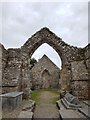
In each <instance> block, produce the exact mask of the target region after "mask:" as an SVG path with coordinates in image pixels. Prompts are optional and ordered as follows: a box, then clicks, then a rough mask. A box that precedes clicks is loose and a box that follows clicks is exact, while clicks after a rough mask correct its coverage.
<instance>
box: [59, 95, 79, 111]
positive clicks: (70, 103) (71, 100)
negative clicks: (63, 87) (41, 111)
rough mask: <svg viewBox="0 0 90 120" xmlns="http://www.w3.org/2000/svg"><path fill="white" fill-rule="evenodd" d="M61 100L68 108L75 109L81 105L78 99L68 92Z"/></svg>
mask: <svg viewBox="0 0 90 120" xmlns="http://www.w3.org/2000/svg"><path fill="white" fill-rule="evenodd" d="M61 102H62V103H63V104H64V106H65V107H66V108H68V109H70V108H72V109H76V108H79V107H81V105H80V102H79V99H78V98H77V97H75V96H73V95H72V94H70V93H66V94H65V97H63V99H62V100H61Z"/></svg>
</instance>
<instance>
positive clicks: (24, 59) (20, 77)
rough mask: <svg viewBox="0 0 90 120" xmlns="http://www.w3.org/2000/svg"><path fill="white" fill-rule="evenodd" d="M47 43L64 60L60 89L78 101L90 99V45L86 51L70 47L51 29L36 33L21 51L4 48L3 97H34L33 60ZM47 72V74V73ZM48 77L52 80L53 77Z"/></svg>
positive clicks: (0, 46) (85, 48) (1, 47)
mask: <svg viewBox="0 0 90 120" xmlns="http://www.w3.org/2000/svg"><path fill="white" fill-rule="evenodd" d="M72 39H73V38H72ZM43 43H47V44H49V45H50V46H51V47H52V48H53V49H54V50H55V51H56V52H57V53H58V55H59V56H60V58H61V61H62V69H61V70H60V72H59V74H60V78H59V83H58V84H60V85H59V86H60V89H64V90H66V91H70V92H72V94H73V95H75V96H77V97H78V98H82V99H88V97H89V98H90V87H89V84H90V82H89V81H90V79H89V78H90V54H89V51H90V44H88V45H87V46H86V47H84V48H77V47H73V46H70V45H68V44H66V43H65V42H64V41H63V40H62V39H61V38H59V37H57V36H56V35H55V34H54V33H52V32H51V31H50V30H49V29H48V28H42V29H41V30H40V31H38V32H36V33H35V34H34V35H33V36H32V37H31V38H29V39H28V40H27V41H26V43H25V44H24V45H23V46H21V48H17V49H12V48H11V49H7V50H6V49H5V48H4V46H3V45H1V44H0V50H1V51H2V56H1V58H2V69H1V71H0V72H2V93H7V92H12V91H23V92H24V96H23V97H24V98H29V97H31V88H32V86H33V79H32V71H31V69H30V59H31V56H32V55H33V53H34V52H35V51H36V49H37V48H38V47H40V46H41V45H42V44H43ZM0 60H1V59H0ZM33 69H34V68H33ZM44 72H45V74H46V73H47V70H45V71H44ZM33 73H34V72H33ZM35 74H36V73H35ZM47 75H48V76H49V73H47ZM53 75H54V74H53ZM56 81H57V80H56ZM37 82H38V81H37ZM39 82H40V81H39ZM51 82H52V81H51ZM34 87H35V85H34ZM88 95H89V96H88Z"/></svg>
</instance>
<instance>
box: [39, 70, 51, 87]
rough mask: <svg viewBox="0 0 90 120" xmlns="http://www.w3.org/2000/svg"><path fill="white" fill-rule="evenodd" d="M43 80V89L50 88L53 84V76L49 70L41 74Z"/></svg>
mask: <svg viewBox="0 0 90 120" xmlns="http://www.w3.org/2000/svg"><path fill="white" fill-rule="evenodd" d="M41 79H42V88H44V89H45V88H50V84H51V75H50V73H49V71H48V70H46V69H45V70H44V71H43V72H42V74H41Z"/></svg>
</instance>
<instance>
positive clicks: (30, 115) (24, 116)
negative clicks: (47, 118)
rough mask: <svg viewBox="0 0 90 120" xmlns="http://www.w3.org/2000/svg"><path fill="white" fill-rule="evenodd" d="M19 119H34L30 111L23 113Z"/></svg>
mask: <svg viewBox="0 0 90 120" xmlns="http://www.w3.org/2000/svg"><path fill="white" fill-rule="evenodd" d="M18 118H21V119H22V118H28V119H33V112H30V111H22V112H21V113H20V114H19V116H18Z"/></svg>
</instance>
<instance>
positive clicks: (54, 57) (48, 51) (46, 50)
mask: <svg viewBox="0 0 90 120" xmlns="http://www.w3.org/2000/svg"><path fill="white" fill-rule="evenodd" d="M44 54H45V55H46V56H47V57H48V58H49V59H50V60H51V61H52V62H53V63H54V64H55V65H57V66H58V67H59V68H60V69H61V65H62V62H61V58H60V56H59V55H58V53H57V52H56V51H55V50H54V49H53V48H52V47H51V46H50V45H48V44H47V43H44V44H42V45H41V46H40V47H39V48H37V50H36V51H35V52H34V53H33V55H32V57H31V58H35V59H36V60H39V59H40V58H42V56H43V55H44Z"/></svg>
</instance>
